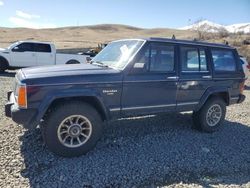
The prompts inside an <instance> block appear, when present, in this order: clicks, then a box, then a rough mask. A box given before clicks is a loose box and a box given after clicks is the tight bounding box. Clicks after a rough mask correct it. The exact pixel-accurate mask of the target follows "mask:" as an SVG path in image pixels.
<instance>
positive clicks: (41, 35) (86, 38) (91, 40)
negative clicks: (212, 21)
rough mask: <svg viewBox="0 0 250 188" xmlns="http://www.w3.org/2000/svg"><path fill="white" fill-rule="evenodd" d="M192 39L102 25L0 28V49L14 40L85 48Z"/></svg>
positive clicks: (181, 34) (180, 33)
mask: <svg viewBox="0 0 250 188" xmlns="http://www.w3.org/2000/svg"><path fill="white" fill-rule="evenodd" d="M173 34H174V35H175V36H176V37H177V38H190V39H192V38H194V37H195V34H194V32H193V31H183V30H176V29H168V28H167V29H165V28H154V29H144V28H137V27H132V26H126V25H114V24H102V25H93V26H81V27H64V28H55V29H27V28H0V47H6V46H8V45H9V44H10V43H13V42H15V41H18V40H39V41H51V42H53V43H55V44H56V47H57V48H87V47H93V46H96V45H97V44H98V43H102V42H109V41H112V40H116V39H121V38H139V37H152V36H154V37H172V35H173Z"/></svg>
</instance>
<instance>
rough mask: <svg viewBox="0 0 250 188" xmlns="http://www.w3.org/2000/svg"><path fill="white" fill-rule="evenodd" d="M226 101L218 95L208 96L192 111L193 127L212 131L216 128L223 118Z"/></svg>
mask: <svg viewBox="0 0 250 188" xmlns="http://www.w3.org/2000/svg"><path fill="white" fill-rule="evenodd" d="M225 115H226V103H225V101H224V100H223V99H222V98H220V97H212V98H210V99H209V100H208V101H207V102H206V103H205V104H204V106H203V107H202V108H201V109H200V110H199V111H197V112H193V127H194V128H196V129H198V130H200V131H204V132H208V133H212V132H215V131H217V130H218V128H219V127H220V126H221V124H222V123H223V121H224V119H225Z"/></svg>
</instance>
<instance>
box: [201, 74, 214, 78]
mask: <svg viewBox="0 0 250 188" xmlns="http://www.w3.org/2000/svg"><path fill="white" fill-rule="evenodd" d="M202 78H212V76H210V75H208V76H202Z"/></svg>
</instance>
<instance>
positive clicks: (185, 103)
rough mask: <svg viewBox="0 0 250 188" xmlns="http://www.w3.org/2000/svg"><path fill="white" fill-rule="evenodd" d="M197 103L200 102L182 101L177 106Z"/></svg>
mask: <svg viewBox="0 0 250 188" xmlns="http://www.w3.org/2000/svg"><path fill="white" fill-rule="evenodd" d="M196 104H199V102H182V103H177V106H184V105H196Z"/></svg>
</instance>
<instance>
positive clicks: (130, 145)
mask: <svg viewBox="0 0 250 188" xmlns="http://www.w3.org/2000/svg"><path fill="white" fill-rule="evenodd" d="M13 76H14V73H9V74H4V75H0V88H1V89H0V187H158V186H159V187H164V186H171V187H175V186H177V187H209V186H218V187H238V186H242V187H250V115H249V113H250V110H249V107H250V87H249V86H250V82H248V83H247V84H248V87H247V88H246V91H245V94H246V95H247V99H246V101H245V102H244V103H242V104H239V105H233V106H230V107H229V108H228V112H227V117H226V121H225V124H224V126H223V127H222V128H221V130H220V131H218V132H216V133H213V134H206V133H200V132H198V131H195V130H192V129H191V124H192V120H191V115H190V113H185V114H169V115H164V116H163V115H161V116H149V117H144V118H131V119H125V120H119V121H114V122H111V123H109V125H108V126H107V127H106V129H105V132H104V135H103V137H102V139H101V140H100V141H99V143H98V144H97V146H96V148H95V149H94V150H93V151H91V152H89V153H88V154H87V155H85V156H81V157H78V158H72V159H67V158H61V157H58V156H55V155H53V154H52V153H50V152H49V151H48V150H47V148H46V146H44V144H43V141H42V138H41V135H40V130H39V129H36V130H33V131H28V130H25V129H23V128H22V127H21V126H20V125H16V124H15V123H13V122H12V121H11V120H10V119H8V118H6V117H5V116H4V103H5V102H6V92H7V91H8V90H10V89H11V85H12V81H13Z"/></svg>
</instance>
